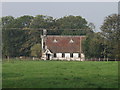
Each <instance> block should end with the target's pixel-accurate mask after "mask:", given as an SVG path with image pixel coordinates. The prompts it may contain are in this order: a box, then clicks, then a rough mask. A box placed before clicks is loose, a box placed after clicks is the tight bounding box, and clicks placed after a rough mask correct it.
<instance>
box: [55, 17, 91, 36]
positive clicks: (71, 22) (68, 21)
mask: <svg viewBox="0 0 120 90" xmlns="http://www.w3.org/2000/svg"><path fill="white" fill-rule="evenodd" d="M87 24H88V22H87V21H86V20H85V18H82V17H81V16H72V15H70V16H65V17H63V18H60V19H58V20H56V25H57V28H58V29H60V30H62V33H61V34H62V35H86V34H87V33H90V32H93V31H92V30H91V29H90V28H89V26H88V25H87Z"/></svg>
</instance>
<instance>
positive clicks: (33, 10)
mask: <svg viewBox="0 0 120 90" xmlns="http://www.w3.org/2000/svg"><path fill="white" fill-rule="evenodd" d="M115 13H118V3H117V2H2V16H9V15H10V16H14V17H20V16H23V15H32V16H36V15H47V16H52V17H54V18H60V17H63V16H68V15H74V16H82V17H83V18H85V19H86V20H87V21H88V22H89V23H90V22H92V23H94V24H95V26H96V28H95V30H96V31H100V29H99V27H100V26H101V25H102V23H103V21H104V19H105V17H107V16H108V15H111V14H115Z"/></svg>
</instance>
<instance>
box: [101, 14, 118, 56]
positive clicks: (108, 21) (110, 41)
mask: <svg viewBox="0 0 120 90" xmlns="http://www.w3.org/2000/svg"><path fill="white" fill-rule="evenodd" d="M119 22H120V17H119V15H117V14H112V15H109V16H107V17H106V18H105V20H104V23H103V25H102V26H101V31H102V32H101V33H102V37H104V39H105V41H104V42H106V44H107V46H108V51H109V53H108V54H109V55H108V56H109V58H120V50H119V46H120V28H119V26H120V25H119Z"/></svg>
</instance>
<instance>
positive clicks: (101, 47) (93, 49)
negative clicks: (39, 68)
mask: <svg viewBox="0 0 120 90" xmlns="http://www.w3.org/2000/svg"><path fill="white" fill-rule="evenodd" d="M118 18H119V15H117V14H112V15H109V16H107V17H106V19H105V20H104V23H103V25H102V26H101V32H95V31H94V27H95V26H94V24H93V23H88V21H87V20H86V19H85V18H83V17H81V16H72V15H69V16H64V17H61V18H58V19H56V18H53V17H51V16H45V15H36V16H29V15H24V16H21V17H17V18H15V17H13V16H5V17H2V48H3V49H2V55H3V57H5V58H10V57H19V56H27V57H33V56H34V57H41V38H40V36H41V35H42V30H43V29H47V35H85V36H86V40H85V41H84V42H83V43H82V44H83V45H82V46H83V52H84V53H85V56H86V58H104V57H108V58H119V56H120V52H119V46H120V45H119V41H120V36H119V34H120V32H119V30H118V29H119V28H118V26H119V24H118V22H119V21H118Z"/></svg>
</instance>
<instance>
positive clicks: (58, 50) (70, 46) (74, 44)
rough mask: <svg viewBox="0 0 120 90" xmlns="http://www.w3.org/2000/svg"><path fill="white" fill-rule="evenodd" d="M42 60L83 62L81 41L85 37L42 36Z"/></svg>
mask: <svg viewBox="0 0 120 90" xmlns="http://www.w3.org/2000/svg"><path fill="white" fill-rule="evenodd" d="M41 38H42V58H41V59H44V60H77V61H84V60H85V55H84V54H83V52H82V40H84V39H85V36H59V35H47V36H46V35H43V36H41Z"/></svg>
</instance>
